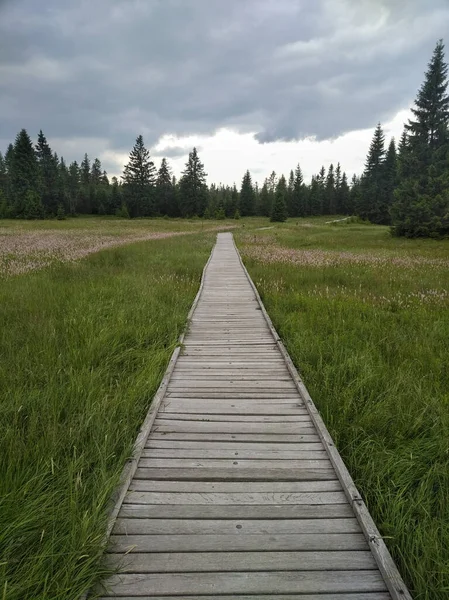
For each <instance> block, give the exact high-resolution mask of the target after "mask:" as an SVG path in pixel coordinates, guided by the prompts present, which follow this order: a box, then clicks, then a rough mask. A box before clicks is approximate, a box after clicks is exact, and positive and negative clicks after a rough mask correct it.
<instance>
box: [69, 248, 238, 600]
mask: <svg viewBox="0 0 449 600" xmlns="http://www.w3.org/2000/svg"><path fill="white" fill-rule="evenodd" d="M216 245H217V242H216V241H215V244H214V246H213V248H212V251H211V252H210V254H209V258H208V260H207V262H206V264H205V265H204V267H203V271H202V274H201V281H200V287H199V288H198V292H197V294H196V296H195V299H194V301H193V304H192V306H191V307H190V310H189V313H188V315H187V319H186V324H185V327H184V331H183V332H182V333H181V335H180V336H179V338H178V342H177V345H176V348H175V349H174V351H173V353H172V355H171V358H170V361H169V363H168V365H167V369H166V370H165V373H164V376H163V377H162V381H161V383H160V384H159V387H158V389H157V391H156V394H155V395H154V397H153V399H152V401H151V403H150V407H149V409H148V412H147V415H146V417H145V420H144V422H143V424H142V426H141V428H140V430H139V433H138V434H137V437H136V441H135V442H134V446H133V454H132V457H131V458H130V459H129V460H128V461H127V462H126V463H125V466H124V467H123V470H122V473H121V475H120V482H119V484H118V486H117V488H116V489H115V490H114V492H113V493H112V497H111V505H112V508H111V511H110V514H109V517H108V522H107V526H106V531H105V534H104V538H103V540H102V547H103V549H104V548H106V546H107V543H108V541H109V537H110V535H111V532H112V529H113V527H114V524H115V521H116V519H117V516H118V514H119V512H120V509H121V507H122V504H123V500H124V499H125V496H126V492H127V491H128V488H129V485H130V483H131V480H132V478H133V477H134V475H135V472H136V469H137V464H138V462H139V460H140V457H141V455H142V452H143V449H144V447H145V444H146V441H147V438H148V436H149V435H150V432H151V428H152V426H153V422H154V420H155V418H156V415H157V412H158V410H159V407H160V405H161V402H162V399H163V398H164V396H165V392H166V390H167V386H168V384H169V382H170V378H171V375H172V373H173V370H174V368H175V366H176V362H177V360H178V356H179V355H180V353H181V346H182V343H183V341H184V338H185V335H186V332H187V330H188V328H189V325H190V321H191V319H192V316H193V313H194V312H195V309H196V307H197V304H198V302H199V300H200V298H201V294H202V292H203V288H204V279H205V275H206V270H207V267H208V266H209V263H210V261H211V260H212V256H213V254H214V250H215V247H216ZM239 256H240V255H239ZM91 591H92V590H91V589H90V588H89V589H88V590H86V592H84V594H82V595H81V596H80V598H79V600H87V598H89V595H90V593H91Z"/></svg>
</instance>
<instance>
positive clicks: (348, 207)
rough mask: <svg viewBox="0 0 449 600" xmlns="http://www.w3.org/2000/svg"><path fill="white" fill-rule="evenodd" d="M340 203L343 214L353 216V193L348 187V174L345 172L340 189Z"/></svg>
mask: <svg viewBox="0 0 449 600" xmlns="http://www.w3.org/2000/svg"><path fill="white" fill-rule="evenodd" d="M339 202H340V210H341V214H344V215H351V214H352V213H353V212H354V209H353V206H352V202H351V192H350V189H349V185H348V178H347V176H346V173H345V172H344V171H343V175H342V176H341V184H340V189H339Z"/></svg>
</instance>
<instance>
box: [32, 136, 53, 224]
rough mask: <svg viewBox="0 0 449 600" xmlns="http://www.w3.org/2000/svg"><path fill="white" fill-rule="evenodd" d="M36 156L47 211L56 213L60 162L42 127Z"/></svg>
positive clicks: (43, 200) (51, 213) (38, 137)
mask: <svg viewBox="0 0 449 600" xmlns="http://www.w3.org/2000/svg"><path fill="white" fill-rule="evenodd" d="M36 156H37V162H38V165H39V187H40V193H41V196H42V203H43V205H44V209H45V212H46V213H47V214H49V215H56V211H57V208H58V201H59V200H58V191H59V190H58V166H59V165H58V164H57V162H56V161H55V158H54V156H53V153H52V150H51V148H50V146H49V144H48V142H47V138H46V137H45V135H44V134H43V133H42V129H41V130H40V131H39V134H38V136H37V144H36Z"/></svg>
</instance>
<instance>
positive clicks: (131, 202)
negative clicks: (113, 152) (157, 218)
mask: <svg viewBox="0 0 449 600" xmlns="http://www.w3.org/2000/svg"><path fill="white" fill-rule="evenodd" d="M122 179H123V187H124V194H125V198H126V204H127V206H128V210H129V214H130V216H131V217H148V216H153V215H154V214H155V197H154V196H155V194H154V188H155V184H156V167H155V166H154V163H153V161H152V160H151V159H150V153H149V151H148V150H147V148H146V147H145V144H144V141H143V137H142V136H141V135H139V136H138V137H137V139H136V143H135V144H134V147H133V149H132V150H131V152H130V154H129V162H128V164H127V165H126V166H125V169H124V171H123V176H122Z"/></svg>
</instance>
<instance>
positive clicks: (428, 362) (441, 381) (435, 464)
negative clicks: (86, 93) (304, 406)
mask: <svg viewBox="0 0 449 600" xmlns="http://www.w3.org/2000/svg"><path fill="white" fill-rule="evenodd" d="M236 238H237V241H238V246H239V248H240V250H241V251H242V254H243V257H244V260H245V264H246V265H247V267H248V270H249V272H250V274H251V276H252V277H253V279H254V282H255V283H256V285H257V287H258V289H259V292H260V293H261V296H262V299H263V301H264V303H265V305H266V307H267V310H268V312H269V313H270V316H271V317H272V319H273V322H274V324H275V327H276V328H277V329H278V331H279V333H280V335H281V337H282V338H283V339H284V341H285V342H286V345H287V348H288V350H289V352H290V355H291V356H292V359H293V360H294V362H295V364H296V365H297V366H298V367H299V369H300V372H301V374H302V376H303V378H304V380H305V383H306V385H307V386H308V388H309V391H310V392H311V395H312V397H313V399H314V401H315V403H316V404H317V406H318V408H319V409H320V411H321V413H322V415H323V417H324V419H325V421H326V424H327V426H328V428H329V430H330V432H331V434H332V435H333V437H334V439H335V441H336V443H337V446H338V448H339V450H340V452H341V454H342V456H343V458H344V460H345V462H346V464H347V466H348V468H349V470H350V472H351V474H352V476H353V478H354V479H355V481H356V484H357V486H358V487H359V489H360V491H361V492H362V494H363V496H364V498H365V500H366V502H367V504H368V506H369V509H370V511H371V513H372V515H373V517H374V519H375V521H376V523H377V525H378V527H379V529H380V531H381V533H382V535H383V536H385V538H386V542H387V544H388V546H389V548H390V550H391V552H392V554H393V556H394V558H395V560H396V561H397V564H398V566H399V568H400V570H401V573H402V574H403V576H404V578H405V579H406V581H407V583H408V585H409V586H410V589H411V590H412V592H413V594H414V597H415V599H416V600H424V599H426V600H443V599H446V598H448V596H449V310H448V309H449V240H446V241H440V242H437V241H432V240H398V239H395V238H392V237H391V236H390V234H389V231H388V228H386V227H379V226H370V225H363V224H345V223H341V224H334V225H326V224H325V223H324V219H312V220H306V221H303V220H299V221H298V222H297V221H293V220H292V221H290V222H288V223H286V224H283V225H278V226H276V227H274V228H272V229H266V230H257V231H256V230H253V231H246V232H242V230H239V231H238V232H236Z"/></svg>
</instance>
